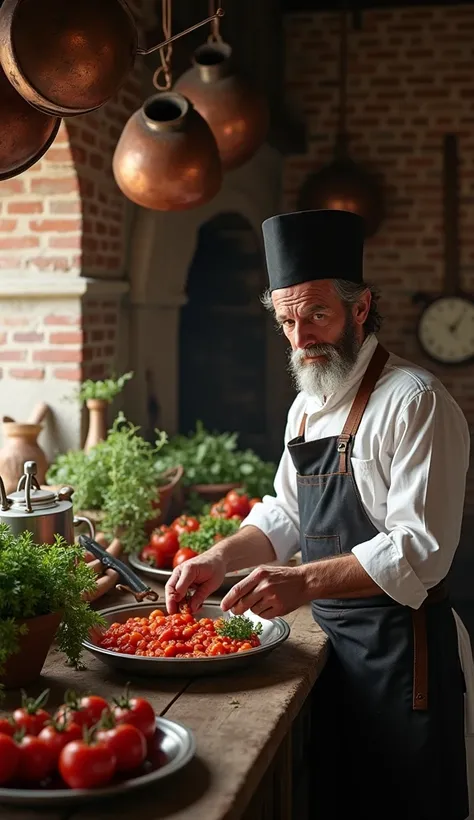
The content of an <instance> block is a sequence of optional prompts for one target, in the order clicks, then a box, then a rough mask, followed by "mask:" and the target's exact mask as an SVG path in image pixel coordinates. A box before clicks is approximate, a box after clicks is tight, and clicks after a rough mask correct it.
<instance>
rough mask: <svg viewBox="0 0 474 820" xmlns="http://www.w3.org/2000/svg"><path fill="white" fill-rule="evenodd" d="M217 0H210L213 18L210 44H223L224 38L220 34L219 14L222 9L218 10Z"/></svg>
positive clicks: (210, 15)
mask: <svg viewBox="0 0 474 820" xmlns="http://www.w3.org/2000/svg"><path fill="white" fill-rule="evenodd" d="M216 5H217V4H216V0H209V17H212V22H211V33H210V35H209V37H208V38H207V42H208V43H222V36H221V32H220V19H219V14H218V12H219V11H221V9H217V8H216Z"/></svg>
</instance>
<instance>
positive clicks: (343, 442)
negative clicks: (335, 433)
mask: <svg viewBox="0 0 474 820" xmlns="http://www.w3.org/2000/svg"><path fill="white" fill-rule="evenodd" d="M351 438H352V436H351V435H350V434H348V433H341V435H340V436H339V438H338V440H337V452H338V453H339V454H340V461H339V470H340V472H341V473H347V451H348V449H349V442H350V440H351Z"/></svg>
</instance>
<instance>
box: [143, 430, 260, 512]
mask: <svg viewBox="0 0 474 820" xmlns="http://www.w3.org/2000/svg"><path fill="white" fill-rule="evenodd" d="M237 440H238V434H237V433H210V432H209V431H207V430H206V429H205V428H204V426H203V425H202V423H201V422H198V423H197V425H196V432H194V433H191V434H190V435H189V436H181V435H180V436H174V437H173V438H172V439H170V441H169V444H168V446H167V448H166V451H165V452H164V453H160V456H159V459H158V466H159V469H160V470H161V471H164V470H166V469H169V468H170V467H176V466H177V465H178V464H181V466H182V467H183V468H184V478H183V483H184V485H185V486H191V485H193V484H226V483H236V484H241V485H242V486H243V487H244V489H245V490H246V492H248V493H249V495H250V496H258V497H261V496H263V495H267V494H271V493H273V479H274V476H275V472H276V467H275V465H274V464H272V463H270V462H265V461H262V459H261V458H260V457H259V456H258V455H257V454H256V453H254V452H253V450H239V449H238V447H237Z"/></svg>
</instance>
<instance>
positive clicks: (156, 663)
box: [83, 603, 290, 677]
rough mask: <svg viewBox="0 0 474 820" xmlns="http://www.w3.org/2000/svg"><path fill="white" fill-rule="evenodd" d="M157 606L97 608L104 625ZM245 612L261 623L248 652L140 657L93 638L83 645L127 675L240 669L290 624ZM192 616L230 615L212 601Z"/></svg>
mask: <svg viewBox="0 0 474 820" xmlns="http://www.w3.org/2000/svg"><path fill="white" fill-rule="evenodd" d="M157 607H159V608H160V609H162V610H164V607H163V606H162V605H161V604H156V603H155V604H136V603H133V604H125V605H124V606H113V607H109V608H108V609H103V610H101V613H100V614H101V615H103V617H104V618H105V620H106V621H107V623H108V624H112V623H124V622H125V621H126V620H127V618H134V617H140V618H143V617H145V618H146V617H147V615H149V614H150V612H153V610H154V609H156V608H157ZM164 611H165V610H164ZM245 614H246V615H247V617H248V618H251V619H252V620H253V621H254V622H255V623H261V624H262V627H263V631H262V634H261V636H260V641H261V645H260V646H257V647H255V649H249V650H248V652H237V653H236V654H235V655H217V656H216V657H211V658H143V657H142V656H139V657H137V656H135V655H122V654H121V653H119V652H113V651H112V650H111V649H102V648H101V647H100V646H98V645H97V643H95V642H94V640H93V639H91V640H89V641H84V642H83V645H84V647H85V648H86V649H88V650H89V652H92V654H93V655H95V656H96V657H97V658H99V660H101V661H102V662H103V663H105V664H107V665H108V666H111V667H113V668H115V669H121V670H123V671H125V672H127V673H128V674H130V675H133V674H137V675H147V676H152V677H158V676H159V677H161V676H166V677H200V676H202V675H218V674H222V673H227V672H232V671H233V670H235V669H243V668H244V667H245V666H249V665H250V664H251V663H254V662H255V661H258V660H260V658H262V657H264V656H265V655H268V654H269V653H270V652H272V651H273V649H275V648H276V647H277V646H279V645H280V644H282V643H283V642H284V641H286V639H287V638H288V636H289V634H290V627H289V625H288V624H287V622H286V621H285V620H283V618H274V619H273V620H271V621H267V620H265V619H264V618H260V617H259V616H258V615H254V614H253V612H250V611H249V612H246V613H245ZM196 615H197V617H199V618H212V619H213V620H215V619H216V618H229V617H232V615H229V613H228V612H222V609H221V608H220V606H219V604H212V603H207V604H204V606H203V607H201V609H200V610H199V611H198V612H197V613H196Z"/></svg>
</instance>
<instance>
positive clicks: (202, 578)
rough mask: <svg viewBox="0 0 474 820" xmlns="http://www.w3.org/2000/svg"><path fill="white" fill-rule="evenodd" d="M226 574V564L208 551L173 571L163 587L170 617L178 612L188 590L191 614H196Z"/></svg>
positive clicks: (212, 552)
mask: <svg viewBox="0 0 474 820" xmlns="http://www.w3.org/2000/svg"><path fill="white" fill-rule="evenodd" d="M225 574H226V564H225V561H224V559H223V558H222V556H221V555H220V554H219V553H218V552H214V551H209V552H204V553H203V554H202V555H198V556H197V557H196V558H190V559H189V560H188V561H184V562H183V563H182V564H179V566H177V567H176V569H174V570H173V574H172V575H171V578H170V579H169V581H168V583H167V584H166V587H165V596H166V609H167V611H168V612H169V614H170V615H173V614H174V613H175V612H177V611H178V605H179V603H180V601H182V600H183V599H184V598H185V597H186V593H187V592H188V590H190V589H194V590H195V592H194V595H193V596H192V597H191V599H190V601H189V604H190V608H191V612H196V611H197V610H198V609H199V608H200V607H201V606H202V605H203V603H204V601H205V600H206V598H208V597H209V595H212V593H213V592H215V591H216V589H219V587H220V586H221V584H222V582H223V580H224V576H225Z"/></svg>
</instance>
